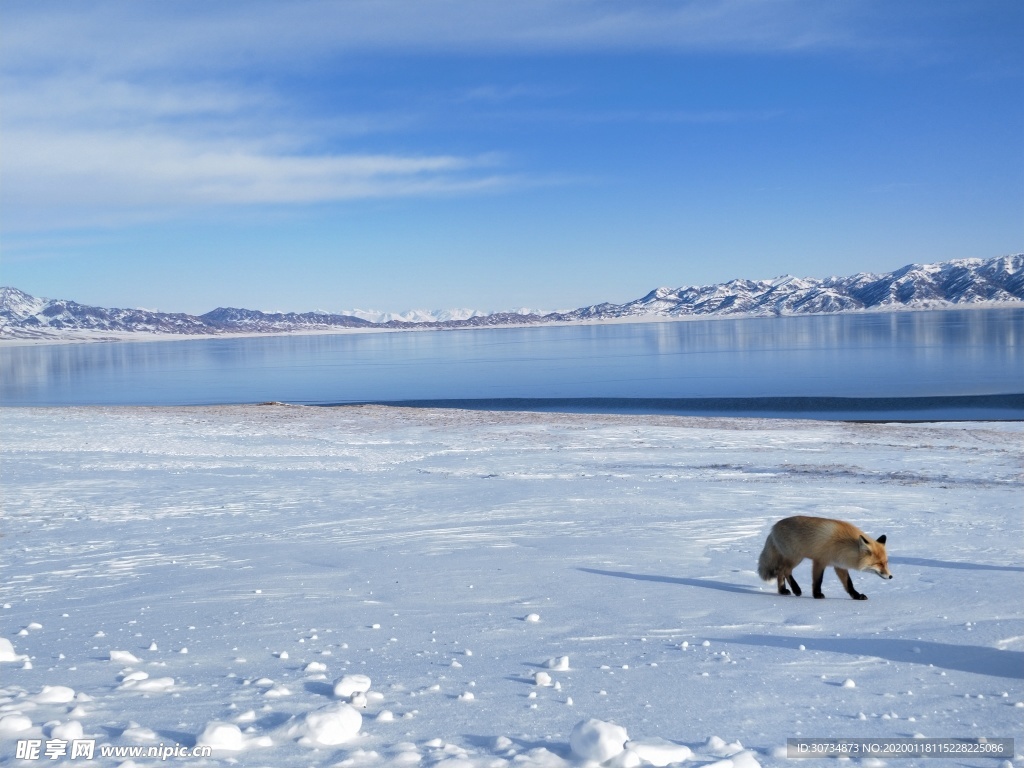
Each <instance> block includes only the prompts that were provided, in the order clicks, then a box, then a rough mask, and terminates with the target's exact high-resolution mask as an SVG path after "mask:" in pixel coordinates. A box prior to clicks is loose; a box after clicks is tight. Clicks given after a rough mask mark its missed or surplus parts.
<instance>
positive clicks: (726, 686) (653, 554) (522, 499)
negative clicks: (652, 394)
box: [0, 407, 1024, 768]
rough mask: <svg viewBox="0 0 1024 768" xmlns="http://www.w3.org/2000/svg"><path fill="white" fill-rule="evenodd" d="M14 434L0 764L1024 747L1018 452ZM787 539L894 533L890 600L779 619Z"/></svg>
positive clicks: (746, 438) (376, 420) (900, 433)
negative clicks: (81, 749)
mask: <svg viewBox="0 0 1024 768" xmlns="http://www.w3.org/2000/svg"><path fill="white" fill-rule="evenodd" d="M0 418H2V419H3V427H4V434H5V435H6V436H8V437H7V439H6V440H5V441H4V443H3V445H2V446H0V450H2V451H3V454H2V455H0V458H2V460H3V466H4V491H5V499H4V508H3V510H4V522H3V530H4V540H3V541H4V557H3V562H2V573H0V575H2V579H0V604H3V606H4V607H3V609H2V610H0V622H2V623H0V630H2V631H0V637H2V639H0V662H2V663H3V666H2V667H0V675H2V678H0V760H7V759H11V760H13V744H14V742H15V741H16V740H17V739H19V738H66V737H67V736H71V737H74V735H75V734H79V735H84V736H85V737H87V738H96V739H97V740H98V741H99V742H100V743H103V744H117V745H128V744H141V745H155V744H160V743H165V744H174V743H176V744H183V745H187V746H193V745H208V746H211V747H213V748H214V756H213V757H212V758H210V759H209V760H205V761H204V760H201V759H196V760H190V761H189V762H190V764H196V765H203V764H210V765H226V764H232V763H233V762H235V761H242V762H243V763H244V764H246V765H330V766H335V765H338V766H355V767H356V768H358V767H359V766H362V765H382V764H384V765H393V766H403V765H407V766H413V765H422V766H433V765H440V764H444V765H445V766H446V767H447V768H459V766H463V767H464V768H502V767H503V766H509V768H514V767H515V766H519V765H523V766H525V767H526V768H530V767H531V766H538V767H539V768H568V767H569V766H579V765H585V764H587V763H593V762H595V761H596V762H607V764H608V765H609V766H610V767H611V768H639V766H642V765H654V766H664V765H671V764H675V763H687V764H694V765H716V766H718V767H719V768H724V766H729V765H731V766H736V767H737V768H742V767H747V768H749V767H750V766H755V765H763V766H770V765H783V764H791V761H787V760H786V759H785V757H784V755H785V740H786V738H787V737H790V736H816V737H829V736H863V737H875V736H877V737H882V736H898V737H913V736H918V735H919V736H929V737H949V736H963V737H979V736H991V737H1013V738H1016V739H1017V743H1018V745H1021V744H1024V741H1022V740H1021V736H1022V735H1024V734H1022V731H1024V728H1022V725H1021V723H1022V719H1021V712H1022V708H1024V684H1022V681H1024V663H1022V659H1024V616H1022V613H1024V609H1022V602H1021V601H1020V600H1019V599H1017V598H1019V596H1020V595H1021V594H1022V587H1024V568H1022V567H1021V566H1020V564H1019V542H1020V540H1021V533H1022V527H1024V526H1022V520H1021V515H1020V504H1019V498H1020V491H1021V490H1022V489H1021V485H1022V483H1021V479H1020V466H1021V453H1022V450H1021V440H1020V438H1021V428H1020V425H1015V424H971V425H839V424H829V423H822V422H787V421H759V420H715V419H684V418H672V417H649V416H583V415H555V414H514V413H501V414H496V413H470V412H456V411H451V412H449V411H413V410H406V409H386V408H346V409H315V408H288V407H262V408H261V407H229V408H197V409H53V410H47V409H40V410H34V409H32V410H5V411H2V412H0ZM790 514H821V515H826V516H834V517H842V518H845V519H849V520H851V521H852V522H855V523H856V524H857V525H859V526H860V527H862V528H864V529H865V530H866V531H867V532H869V533H871V534H873V535H878V534H880V533H887V534H888V536H889V551H890V558H891V562H890V564H891V568H892V570H893V573H894V574H895V578H894V580H893V581H891V582H883V581H882V580H880V579H878V578H877V577H874V576H872V575H871V574H859V573H855V574H853V578H854V581H855V584H856V586H857V588H858V589H859V590H860V591H862V592H865V593H866V594H868V596H869V600H868V601H866V602H864V603H858V602H855V601H852V600H850V599H849V598H848V597H847V596H846V595H845V592H844V591H843V589H842V587H841V585H840V584H839V583H838V580H837V579H836V578H835V575H834V574H832V573H831V572H829V573H828V574H827V575H826V578H825V582H824V591H825V594H826V596H827V597H828V598H829V599H826V600H813V599H811V598H809V597H807V596H806V594H807V593H808V592H809V589H808V590H806V591H805V597H803V598H793V597H789V598H785V597H781V596H778V595H776V594H774V588H773V585H770V584H765V583H763V582H760V581H759V580H758V578H757V576H756V574H755V573H754V568H755V566H756V559H757V554H758V552H759V551H760V547H761V544H762V543H763V538H764V535H765V533H766V532H767V530H768V528H769V527H770V525H771V523H772V522H774V521H775V520H776V519H778V518H780V517H784V516H787V515H790ZM795 575H796V578H797V579H798V580H799V581H800V582H801V585H805V586H809V580H810V576H809V566H808V565H807V564H804V565H802V566H801V567H799V568H798V569H797V571H796V574H795ZM4 641H6V642H4ZM183 651H187V653H183ZM1018 749H1020V747H1018ZM137 762H138V763H139V764H155V763H152V762H151V763H146V761H137ZM25 764H26V765H28V764H31V763H25ZM815 764H816V763H815V761H801V763H800V765H801V766H803V765H807V766H808V768H811V766H813V765H815ZM828 764H832V763H831V762H830V763H828ZM912 764H913V761H908V760H901V761H899V765H901V766H903V765H907V766H909V765H912ZM925 764H927V765H933V764H934V763H932V762H926V763H925ZM961 764H963V765H992V762H991V761H990V760H984V759H981V760H978V761H976V762H971V760H970V759H967V760H964V761H962V762H961ZM1014 764H1016V765H1020V764H1024V763H1022V761H1021V760H1019V759H1018V760H1016V761H1015V762H1014Z"/></svg>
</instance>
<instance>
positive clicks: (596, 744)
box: [569, 718, 629, 763]
mask: <svg viewBox="0 0 1024 768" xmlns="http://www.w3.org/2000/svg"><path fill="white" fill-rule="evenodd" d="M627 741H629V734H627V733H626V729H625V728H623V727H622V726H621V725H616V724H615V723H606V722H605V721H603V720H597V719H594V718H591V719H590V720H583V721H581V722H579V723H576V725H575V726H574V727H573V729H572V733H571V734H569V746H570V748H571V749H572V753H573V754H574V755H576V757H578V758H580V759H582V760H593V761H594V762H597V763H603V762H605V761H606V760H611V759H612V758H613V757H615V756H616V755H619V754H621V753H622V752H623V751H624V750H625V749H626V742H627Z"/></svg>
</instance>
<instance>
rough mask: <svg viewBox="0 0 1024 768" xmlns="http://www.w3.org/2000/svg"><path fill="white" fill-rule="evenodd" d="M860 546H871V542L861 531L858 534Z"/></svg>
mask: <svg viewBox="0 0 1024 768" xmlns="http://www.w3.org/2000/svg"><path fill="white" fill-rule="evenodd" d="M860 546H861V548H862V549H864V548H866V547H870V546H871V542H870V541H868V537H867V536H865V535H864V534H863V533H862V534H861V535H860Z"/></svg>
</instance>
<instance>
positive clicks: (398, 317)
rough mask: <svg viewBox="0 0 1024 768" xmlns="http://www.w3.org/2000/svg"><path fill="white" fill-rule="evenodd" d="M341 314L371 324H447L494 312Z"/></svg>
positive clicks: (367, 311)
mask: <svg viewBox="0 0 1024 768" xmlns="http://www.w3.org/2000/svg"><path fill="white" fill-rule="evenodd" d="M339 314H342V315H347V316H349V317H358V318H360V319H361V320H366V321H368V322H371V323H390V322H398V323H446V322H448V321H450V320H468V319H469V318H471V317H486V316H487V315H490V314H493V313H492V312H482V311H481V310H479V309H430V310H428V309H410V310H409V311H408V312H381V311H379V310H376V309H343V310H341V312H340V313H339Z"/></svg>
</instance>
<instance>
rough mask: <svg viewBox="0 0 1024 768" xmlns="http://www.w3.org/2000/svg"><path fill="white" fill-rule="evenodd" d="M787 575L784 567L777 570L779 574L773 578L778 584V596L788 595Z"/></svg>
mask: <svg viewBox="0 0 1024 768" xmlns="http://www.w3.org/2000/svg"><path fill="white" fill-rule="evenodd" d="M787 575H788V571H787V569H786V568H785V566H783V567H782V568H779V573H778V575H777V576H776V577H775V578H776V581H777V582H778V584H779V594H780V595H788V594H789V590H788V589H786V576H787Z"/></svg>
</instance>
